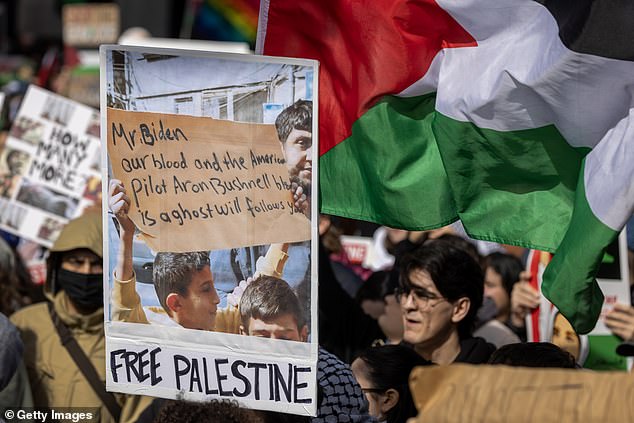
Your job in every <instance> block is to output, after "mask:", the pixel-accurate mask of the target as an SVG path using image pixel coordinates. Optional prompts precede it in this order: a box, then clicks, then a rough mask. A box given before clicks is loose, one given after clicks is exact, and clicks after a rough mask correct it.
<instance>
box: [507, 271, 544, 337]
mask: <svg viewBox="0 0 634 423" xmlns="http://www.w3.org/2000/svg"><path fill="white" fill-rule="evenodd" d="M530 276H531V275H530V273H529V272H522V273H520V280H519V282H517V283H516V284H515V285H513V291H512V292H511V323H513V325H514V326H516V327H524V325H525V322H524V319H525V317H526V315H527V314H528V313H529V312H530V311H531V310H533V309H535V308H537V307H538V306H539V302H540V296H539V292H537V291H536V290H535V289H534V288H533V287H532V286H531V285H530V283H529V282H528V281H529V280H530Z"/></svg>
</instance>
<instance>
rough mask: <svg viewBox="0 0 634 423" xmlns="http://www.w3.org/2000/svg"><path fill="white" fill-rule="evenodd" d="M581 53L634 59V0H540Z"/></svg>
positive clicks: (568, 42) (561, 33)
mask: <svg viewBox="0 0 634 423" xmlns="http://www.w3.org/2000/svg"><path fill="white" fill-rule="evenodd" d="M537 2H538V3H541V4H542V5H544V6H545V7H546V8H547V9H548V10H549V11H550V13H551V14H552V15H553V16H554V17H555V20H556V21H557V25H558V26H559V37H560V38H561V40H562V42H563V43H564V45H565V46H566V47H568V48H569V49H570V50H573V51H576V52H577V53H585V54H593V55H596V56H602V57H608V58H611V59H621V60H631V61H634V0H537Z"/></svg>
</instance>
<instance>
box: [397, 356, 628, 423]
mask: <svg viewBox="0 0 634 423" xmlns="http://www.w3.org/2000/svg"><path fill="white" fill-rule="evenodd" d="M410 387H411V390H412V396H413V397H414V403H415V404H416V408H417V409H418V417H416V418H415V419H414V420H413V421H416V422H417V423H427V422H445V423H460V422H465V423H467V422H468V423H471V422H487V423H496V422H500V423H506V422H543V423H549V422H552V423H573V422H588V423H590V422H597V423H602V422H629V421H632V420H633V419H634V409H633V408H632V407H631V402H632V400H631V398H632V393H634V377H632V375H631V374H628V373H623V372H587V371H579V370H574V369H570V370H568V369H566V370H560V369H533V368H531V369H529V368H519V367H508V366H500V365H496V366H487V365H477V366H474V365H468V364H452V365H451V366H434V367H419V368H416V369H414V370H413V371H412V374H411V376H410ZM457 404H459V406H456V405H457Z"/></svg>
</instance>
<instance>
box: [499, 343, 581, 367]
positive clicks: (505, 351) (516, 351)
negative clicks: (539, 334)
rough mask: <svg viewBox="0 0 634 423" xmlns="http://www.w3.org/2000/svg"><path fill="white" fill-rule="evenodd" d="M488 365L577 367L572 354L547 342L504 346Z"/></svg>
mask: <svg viewBox="0 0 634 423" xmlns="http://www.w3.org/2000/svg"><path fill="white" fill-rule="evenodd" d="M489 364H505V365H507V366H521V367H557V368H562V369H574V368H577V367H578V366H577V363H576V362H575V358H574V357H573V356H572V354H570V353H569V352H567V351H565V350H562V349H561V348H559V347H558V346H557V345H554V344H551V343H549V342H528V343H517V344H509V345H505V346H503V347H502V348H499V349H497V350H496V351H495V352H494V353H493V354H492V355H491V358H490V359H489Z"/></svg>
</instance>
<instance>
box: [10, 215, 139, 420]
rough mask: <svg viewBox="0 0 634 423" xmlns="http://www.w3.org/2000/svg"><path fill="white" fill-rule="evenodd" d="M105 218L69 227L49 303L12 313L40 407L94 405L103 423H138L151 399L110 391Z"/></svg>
mask: <svg viewBox="0 0 634 423" xmlns="http://www.w3.org/2000/svg"><path fill="white" fill-rule="evenodd" d="M101 219H102V217H101V213H98V212H87V213H85V214H84V215H83V216H82V217H80V218H78V219H75V220H72V221H70V222H69V223H68V225H66V226H65V227H64V229H63V230H62V233H61V234H60V236H59V238H58V239H57V241H56V242H55V244H54V245H53V247H52V248H51V250H50V255H49V258H48V260H47V279H46V285H45V288H44V290H45V294H46V296H47V298H48V300H49V301H48V302H45V303H39V304H34V305H32V306H29V307H26V308H23V309H21V310H20V311H18V312H16V313H14V314H13V315H12V316H11V321H12V322H13V323H14V324H15V326H17V327H18V328H19V329H20V331H21V332H22V337H23V341H24V360H25V364H26V367H27V371H28V373H29V379H30V382H31V388H32V391H33V401H34V405H35V406H36V407H92V408H98V409H99V416H98V418H97V420H98V421H101V422H108V423H111V422H117V421H118V422H123V421H136V417H137V416H138V414H140V412H142V411H143V409H144V408H145V406H147V405H148V404H149V403H150V402H151V399H150V398H148V397H140V396H132V395H120V394H116V395H115V394H112V393H110V392H106V390H105V375H106V368H105V358H106V357H105V337H104V325H103V319H104V317H103V274H102V273H103V270H102V266H103V261H102V223H101Z"/></svg>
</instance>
